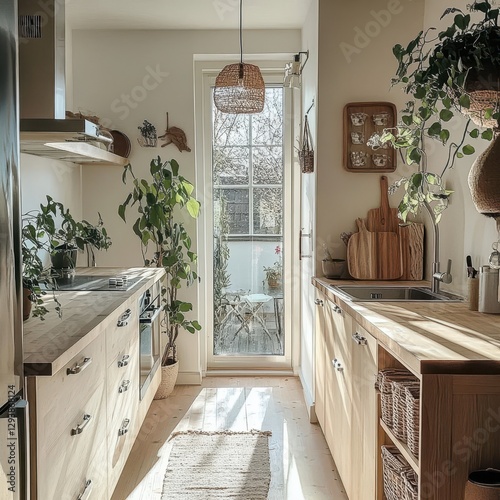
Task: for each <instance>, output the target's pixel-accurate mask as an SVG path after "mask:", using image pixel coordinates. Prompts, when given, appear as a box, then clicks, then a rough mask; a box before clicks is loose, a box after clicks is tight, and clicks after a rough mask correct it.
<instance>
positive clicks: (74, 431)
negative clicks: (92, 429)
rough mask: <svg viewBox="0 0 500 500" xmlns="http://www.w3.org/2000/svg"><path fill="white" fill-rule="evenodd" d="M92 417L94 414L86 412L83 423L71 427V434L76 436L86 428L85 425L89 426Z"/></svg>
mask: <svg viewBox="0 0 500 500" xmlns="http://www.w3.org/2000/svg"><path fill="white" fill-rule="evenodd" d="M91 418H92V416H91V415H89V414H88V413H86V414H85V415H84V416H83V422H82V423H81V424H78V425H77V426H76V427H73V429H71V435H72V436H76V435H78V434H81V433H82V432H83V431H84V430H85V427H87V425H89V422H90V419H91Z"/></svg>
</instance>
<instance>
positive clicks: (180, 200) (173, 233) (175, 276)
mask: <svg viewBox="0 0 500 500" xmlns="http://www.w3.org/2000/svg"><path fill="white" fill-rule="evenodd" d="M149 174H150V176H149V178H148V179H138V178H137V177H136V176H135V175H134V172H133V171H132V167H131V165H130V164H129V165H126V166H125V169H124V171H123V177H122V179H123V182H124V183H126V179H127V175H131V176H132V179H133V188H132V191H131V192H130V193H129V194H128V196H127V198H126V199H125V201H124V203H123V204H122V205H120V206H119V209H118V213H119V215H120V217H121V218H122V219H123V220H124V221H125V222H126V218H125V214H126V210H127V208H128V207H132V206H134V205H135V206H137V210H138V212H139V214H138V217H137V218H136V220H135V222H134V224H133V230H134V233H135V234H136V235H137V236H138V237H139V239H140V241H141V250H142V255H143V260H144V265H146V266H157V267H163V268H164V269H165V272H166V274H167V285H166V286H163V287H162V290H161V303H162V309H163V313H164V318H163V320H162V327H163V328H164V332H165V333H166V337H167V342H166V346H165V349H164V352H163V355H162V360H161V365H162V383H161V385H160V387H159V389H158V392H157V394H156V395H155V398H156V399H162V398H165V397H167V396H168V395H169V394H170V392H172V390H173V387H174V385H175V380H176V377H177V372H178V369H179V361H178V358H177V345H176V341H177V338H178V336H179V333H180V331H181V330H186V331H188V332H190V333H195V332H196V331H199V330H201V326H200V324H199V323H198V321H196V320H191V319H188V318H187V317H186V313H188V312H189V311H191V310H192V309H193V305H192V304H191V303H190V302H186V301H184V300H182V299H180V297H179V295H178V292H179V290H180V289H181V288H182V287H183V285H186V286H190V285H192V284H193V283H194V282H195V281H196V280H197V278H198V275H197V274H196V272H195V271H194V269H193V266H194V265H195V264H196V260H197V255H196V253H194V252H193V251H192V250H191V244H192V243H191V237H190V236H189V233H188V231H187V230H186V228H185V226H184V222H183V221H182V217H183V214H187V215H189V216H190V217H192V218H193V219H196V218H197V217H198V215H199V212H200V203H199V202H198V201H197V200H196V199H195V198H194V197H193V196H192V193H193V191H194V186H193V184H191V183H190V182H189V181H188V180H187V179H185V178H184V177H183V176H181V175H180V174H179V164H178V163H177V161H175V160H170V161H165V162H163V161H162V160H161V158H160V157H159V156H158V157H157V158H155V159H153V160H151V163H150V166H149ZM150 246H151V247H152V249H153V253H152V255H151V256H148V255H147V252H148V250H149V248H150Z"/></svg>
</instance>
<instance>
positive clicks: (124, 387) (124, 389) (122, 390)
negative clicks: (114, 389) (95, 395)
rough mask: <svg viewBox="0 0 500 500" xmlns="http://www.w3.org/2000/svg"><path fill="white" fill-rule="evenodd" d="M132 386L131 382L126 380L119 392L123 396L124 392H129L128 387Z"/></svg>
mask: <svg viewBox="0 0 500 500" xmlns="http://www.w3.org/2000/svg"><path fill="white" fill-rule="evenodd" d="M129 385H130V380H124V381H123V382H122V384H121V385H120V388H119V389H118V392H119V393H120V394H121V393H122V392H127V391H128V387H129Z"/></svg>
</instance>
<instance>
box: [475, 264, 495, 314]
mask: <svg viewBox="0 0 500 500" xmlns="http://www.w3.org/2000/svg"><path fill="white" fill-rule="evenodd" d="M498 271H499V270H498V269H493V268H492V267H490V266H482V267H481V272H480V275H479V312H483V313H490V314H500V302H498Z"/></svg>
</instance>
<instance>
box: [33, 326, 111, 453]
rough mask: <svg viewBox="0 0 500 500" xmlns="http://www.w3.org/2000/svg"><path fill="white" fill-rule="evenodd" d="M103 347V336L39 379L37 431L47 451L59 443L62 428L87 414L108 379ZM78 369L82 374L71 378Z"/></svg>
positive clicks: (37, 383) (37, 385)
mask: <svg viewBox="0 0 500 500" xmlns="http://www.w3.org/2000/svg"><path fill="white" fill-rule="evenodd" d="M104 345H105V343H104V338H103V336H102V335H101V336H99V337H98V338H96V339H95V340H94V341H93V342H91V343H90V344H89V345H88V346H87V347H86V348H85V349H83V350H82V351H81V352H80V354H78V355H77V356H75V357H74V358H73V359H72V360H71V361H70V362H69V363H68V364H67V365H65V366H64V368H63V369H62V370H60V371H59V372H57V373H56V374H55V375H54V376H52V377H37V379H36V394H37V395H36V412H37V432H38V435H39V436H42V437H43V438H44V440H45V448H46V449H45V450H44V451H45V452H46V451H48V449H50V448H51V447H52V445H53V444H54V443H55V442H57V440H58V436H59V434H60V432H61V429H65V428H66V427H67V426H68V425H69V423H70V422H73V421H74V420H75V419H76V418H78V416H79V415H80V414H82V413H84V412H86V411H87V409H86V407H87V402H88V400H89V398H90V397H91V395H92V394H93V393H94V392H95V391H96V389H97V388H98V387H99V385H100V384H101V383H102V381H103V380H104V378H105V358H104ZM86 359H87V361H86V362H85V360H86ZM78 366H80V367H82V371H80V372H79V373H76V374H72V375H68V370H74V369H75V368H76V370H77V371H78V368H77V367H78Z"/></svg>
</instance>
